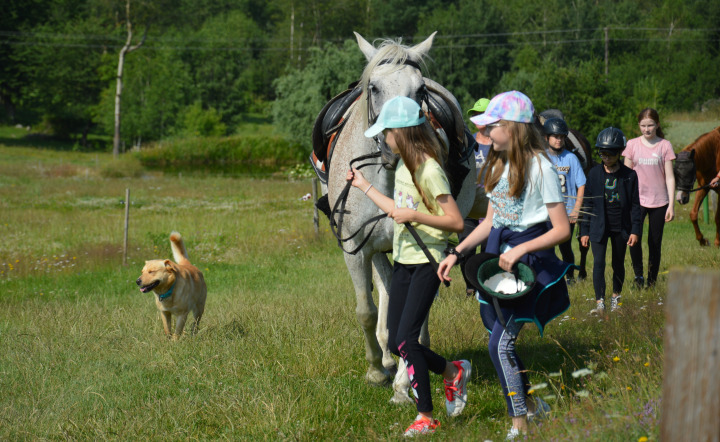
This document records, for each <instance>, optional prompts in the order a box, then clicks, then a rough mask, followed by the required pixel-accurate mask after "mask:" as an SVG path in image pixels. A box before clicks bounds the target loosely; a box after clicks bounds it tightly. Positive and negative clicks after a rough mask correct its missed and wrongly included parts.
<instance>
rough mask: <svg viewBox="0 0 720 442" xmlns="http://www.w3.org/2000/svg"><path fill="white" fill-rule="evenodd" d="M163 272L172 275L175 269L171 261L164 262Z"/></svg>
mask: <svg viewBox="0 0 720 442" xmlns="http://www.w3.org/2000/svg"><path fill="white" fill-rule="evenodd" d="M165 270H167V271H168V272H170V273H173V272H174V271H175V268H174V267H173V265H172V261H170V260H169V259H166V260H165Z"/></svg>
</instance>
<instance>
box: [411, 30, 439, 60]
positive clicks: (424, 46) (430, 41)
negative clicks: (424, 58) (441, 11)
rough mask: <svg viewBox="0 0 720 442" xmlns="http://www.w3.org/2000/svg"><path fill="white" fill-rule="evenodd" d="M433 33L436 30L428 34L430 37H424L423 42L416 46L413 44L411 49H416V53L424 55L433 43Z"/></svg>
mask: <svg viewBox="0 0 720 442" xmlns="http://www.w3.org/2000/svg"><path fill="white" fill-rule="evenodd" d="M435 34H437V31H435V32H433V33H432V34H430V37H428V38H426V39H425V41H424V42H422V43H420V44H418V45H417V46H414V47H413V48H412V49H413V51H417V52H418V53H420V54H422V55H425V54H427V53H428V52H430V48H431V47H432V44H433V39H434V38H435Z"/></svg>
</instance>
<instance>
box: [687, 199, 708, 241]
mask: <svg viewBox="0 0 720 442" xmlns="http://www.w3.org/2000/svg"><path fill="white" fill-rule="evenodd" d="M706 193H707V192H706V191H704V190H698V192H697V194H696V195H695V204H693V208H692V210H690V222H692V225H693V228H694V229H695V239H697V240H698V242H699V243H700V245H701V246H707V245H708V244H709V242H708V240H706V239H705V237H703V234H702V232H701V231H700V226H698V213H699V212H700V205H701V204H702V202H703V200H704V199H705V195H706Z"/></svg>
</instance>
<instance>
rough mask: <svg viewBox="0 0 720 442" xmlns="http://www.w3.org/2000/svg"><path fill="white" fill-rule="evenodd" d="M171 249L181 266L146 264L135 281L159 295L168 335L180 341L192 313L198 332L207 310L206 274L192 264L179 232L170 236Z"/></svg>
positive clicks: (159, 261) (164, 262)
mask: <svg viewBox="0 0 720 442" xmlns="http://www.w3.org/2000/svg"><path fill="white" fill-rule="evenodd" d="M170 247H171V248H172V253H173V257H174V258H175V261H177V264H176V263H174V262H172V261H170V260H169V259H154V260H152V261H145V267H143V269H142V274H141V275H140V277H139V278H138V279H137V281H135V282H136V283H137V285H138V286H140V291H141V292H143V293H147V292H149V291H150V290H152V291H153V292H155V295H156V296H155V304H156V305H157V308H158V310H160V314H161V317H162V322H163V328H164V329H165V335H166V336H167V337H171V336H172V337H173V338H174V339H177V338H178V337H180V336H181V335H182V332H183V329H184V328H185V321H186V320H187V317H188V313H189V312H193V317H194V318H195V320H194V323H193V327H192V332H193V333H195V332H196V331H197V327H198V325H199V324H200V318H201V317H202V315H203V312H204V311H205V298H206V297H207V287H206V286H205V278H203V274H202V272H200V270H198V269H197V267H195V266H194V265H192V264H190V261H189V260H188V257H187V251H186V250H185V244H184V243H183V240H182V237H181V236H180V234H179V233H177V232H172V233H171V234H170ZM172 315H175V318H176V319H175V321H176V322H175V334H174V335H172V330H171V324H170V320H171V316H172Z"/></svg>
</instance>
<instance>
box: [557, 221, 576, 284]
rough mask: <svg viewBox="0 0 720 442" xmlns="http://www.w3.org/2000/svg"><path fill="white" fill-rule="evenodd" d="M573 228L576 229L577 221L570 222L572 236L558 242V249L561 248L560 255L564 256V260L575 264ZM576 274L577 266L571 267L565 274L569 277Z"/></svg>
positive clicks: (571, 277)
mask: <svg viewBox="0 0 720 442" xmlns="http://www.w3.org/2000/svg"><path fill="white" fill-rule="evenodd" d="M573 230H575V223H570V238H568V240H567V241H565V242H563V243H560V244H558V249H560V256H561V257H562V260H563V261H564V262H566V263H568V264H575V254H574V253H573V249H572V240H573V236H572V234H573ZM574 274H575V267H574V266H573V267H570V269H569V270H568V271H567V273H566V274H565V275H566V276H567V279H573V275H574Z"/></svg>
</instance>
